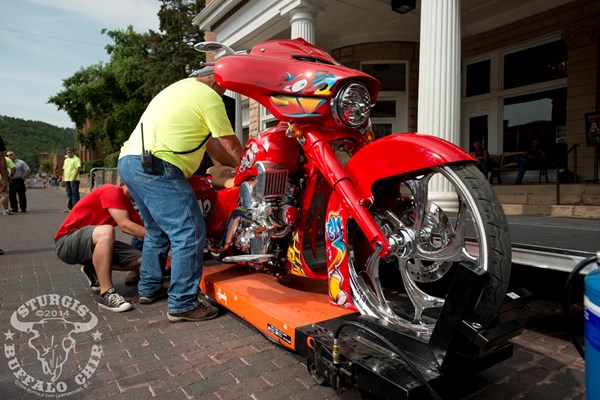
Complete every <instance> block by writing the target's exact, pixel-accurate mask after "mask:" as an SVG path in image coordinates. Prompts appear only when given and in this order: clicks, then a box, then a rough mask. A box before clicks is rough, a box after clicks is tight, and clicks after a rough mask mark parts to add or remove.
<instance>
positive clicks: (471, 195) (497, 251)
mask: <svg viewBox="0 0 600 400" xmlns="http://www.w3.org/2000/svg"><path fill="white" fill-rule="evenodd" d="M439 188H442V189H443V190H439ZM436 189H437V190H436ZM440 193H444V196H440ZM449 193H451V195H450V196H448V194H449ZM452 193H453V194H452ZM373 195H374V197H375V202H374V203H373V205H372V206H371V208H370V212H371V214H372V215H373V217H374V219H375V220H376V221H377V223H378V224H379V226H380V227H381V229H382V231H383V232H384V233H385V234H386V236H387V237H388V238H394V240H395V241H396V243H400V245H399V247H398V249H397V250H396V251H395V252H394V254H393V255H391V256H389V257H387V258H385V259H382V258H381V257H379V256H378V255H377V254H376V253H375V252H374V251H373V249H372V248H371V246H370V245H369V244H368V242H367V240H366V238H365V237H364V235H363V234H362V232H361V231H360V229H358V227H357V226H356V225H352V224H349V229H348V235H349V236H348V238H349V242H350V256H349V266H350V285H351V290H352V299H353V302H354V304H355V306H356V307H357V308H358V310H359V311H360V312H361V313H362V314H365V315H370V316H372V317H375V318H379V319H384V320H386V321H388V322H389V323H391V324H395V325H398V326H401V327H403V328H405V329H410V330H412V331H415V332H419V333H422V334H423V335H425V336H426V335H428V334H431V332H432V331H433V328H434V327H435V324H436V322H437V317H438V315H439V312H440V310H441V307H442V306H443V305H444V302H445V299H446V295H447V293H448V289H449V287H450V284H451V282H452V276H453V274H454V273H455V271H456V269H457V268H459V265H458V264H462V265H463V266H465V267H467V268H469V269H472V270H473V271H476V272H478V273H483V272H487V274H488V275H489V279H488V280H487V283H485V285H484V288H483V291H482V293H481V296H480V298H479V300H478V302H477V304H476V306H475V309H474V310H473V312H472V314H471V315H472V318H473V321H472V322H477V323H479V324H480V325H481V326H482V327H484V328H485V327H487V326H489V325H490V324H491V323H492V322H493V321H494V319H495V318H496V316H497V313H498V310H499V308H500V306H501V304H502V302H503V300H504V296H505V294H506V291H507V287H508V283H509V278H510V268H511V244H510V238H509V232H508V224H507V222H506V217H505V215H504V212H503V210H502V206H501V204H500V202H499V201H498V199H497V197H496V195H495V193H494V192H493V191H492V189H491V187H490V185H489V183H488V182H487V180H486V179H485V178H484V176H483V175H482V174H481V172H480V171H479V170H478V169H477V167H476V166H475V165H472V164H466V165H450V166H440V167H434V168H431V169H427V170H422V171H416V172H414V173H411V174H406V175H401V176H395V177H392V178H387V179H385V180H382V181H379V182H377V183H376V184H375V185H374V187H373Z"/></svg>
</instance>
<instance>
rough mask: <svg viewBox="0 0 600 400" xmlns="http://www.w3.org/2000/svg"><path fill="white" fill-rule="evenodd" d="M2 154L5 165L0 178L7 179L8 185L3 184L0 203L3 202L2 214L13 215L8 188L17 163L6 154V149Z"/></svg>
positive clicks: (0, 191)
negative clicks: (9, 203) (9, 204)
mask: <svg viewBox="0 0 600 400" xmlns="http://www.w3.org/2000/svg"><path fill="white" fill-rule="evenodd" d="M1 153H2V155H1V156H0V158H2V161H3V165H4V166H3V167H2V170H1V171H0V175H1V176H0V178H1V179H2V180H3V181H4V180H5V179H6V183H7V184H6V185H4V186H2V189H1V190H0V204H2V215H4V216H6V215H12V214H14V213H13V212H12V211H11V210H10V208H9V206H8V197H9V193H8V188H9V186H10V180H11V179H12V177H13V176H15V164H14V163H13V162H12V160H11V159H10V158H8V157H6V156H5V155H4V151H2V152H1Z"/></svg>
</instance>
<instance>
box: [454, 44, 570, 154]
mask: <svg viewBox="0 0 600 400" xmlns="http://www.w3.org/2000/svg"><path fill="white" fill-rule="evenodd" d="M567 55H568V53H567V47H566V45H565V43H564V42H563V41H562V40H561V39H560V33H553V34H549V35H546V36H544V37H538V38H536V39H535V40H532V41H531V42H528V43H520V44H518V45H515V46H510V47H506V48H499V49H495V50H493V51H491V52H488V53H482V54H478V55H476V56H475V57H473V58H472V59H470V60H469V59H466V60H464V68H463V82H464V87H463V93H464V98H463V101H462V110H463V122H462V126H463V127H464V128H465V131H466V132H464V134H463V136H462V140H463V147H464V148H465V149H468V148H470V147H471V146H472V142H473V140H475V139H477V138H478V139H480V140H487V145H486V147H487V148H488V150H489V151H490V152H491V153H493V154H500V153H502V152H521V151H526V150H527V149H528V147H529V146H530V144H531V142H532V140H533V139H538V140H539V141H540V142H542V145H543V147H544V148H545V150H547V152H546V154H547V157H548V160H549V161H550V162H551V163H558V164H560V163H561V159H562V158H564V157H563V156H564V147H565V146H566V145H565V143H564V141H565V139H564V127H565V125H566V109H567V107H566V99H567V79H566V78H567V73H568V71H567ZM486 133H487V138H486Z"/></svg>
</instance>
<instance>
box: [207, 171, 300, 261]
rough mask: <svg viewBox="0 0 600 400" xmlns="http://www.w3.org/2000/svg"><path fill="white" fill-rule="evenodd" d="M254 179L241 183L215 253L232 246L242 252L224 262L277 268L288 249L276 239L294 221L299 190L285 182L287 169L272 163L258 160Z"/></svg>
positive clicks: (283, 259)
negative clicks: (256, 173) (233, 207)
mask: <svg viewBox="0 0 600 400" xmlns="http://www.w3.org/2000/svg"><path fill="white" fill-rule="evenodd" d="M256 166H257V169H258V175H257V177H256V180H254V181H247V182H244V183H242V184H241V185H240V207H238V208H237V209H236V210H235V211H234V212H233V213H232V215H231V216H230V218H229V221H228V223H227V228H226V233H225V237H224V238H223V241H222V242H221V245H220V249H219V250H218V252H222V251H225V250H227V249H228V248H229V247H231V246H233V247H234V248H236V249H237V250H239V251H241V252H242V253H243V254H240V255H233V256H228V257H225V258H223V261H224V262H231V263H247V264H249V265H251V266H253V267H254V268H259V269H264V268H267V269H268V268H271V267H278V266H280V265H281V264H282V263H283V262H284V261H285V255H286V253H287V248H283V249H282V248H278V246H277V244H276V240H277V239H280V238H283V237H285V236H287V235H288V234H289V233H290V232H291V231H292V228H293V226H294V225H295V224H296V221H297V216H298V208H297V207H296V204H297V201H298V199H296V197H297V193H298V192H299V189H298V188H297V187H296V186H294V185H293V184H292V183H290V182H289V181H288V170H287V169H285V168H283V167H282V166H280V165H278V164H275V163H273V162H268V161H266V162H257V163H256Z"/></svg>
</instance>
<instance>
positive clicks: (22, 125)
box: [0, 115, 77, 171]
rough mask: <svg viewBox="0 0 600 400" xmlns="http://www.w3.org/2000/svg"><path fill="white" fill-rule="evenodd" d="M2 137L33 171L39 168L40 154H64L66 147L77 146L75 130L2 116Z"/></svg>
mask: <svg viewBox="0 0 600 400" xmlns="http://www.w3.org/2000/svg"><path fill="white" fill-rule="evenodd" d="M0 136H2V140H4V144H6V148H7V149H8V150H14V151H15V153H16V154H17V157H18V158H20V159H22V160H25V162H27V164H29V166H30V167H31V169H32V171H37V168H38V167H39V164H40V161H39V155H40V153H49V154H52V153H57V154H63V153H64V151H65V148H66V147H71V146H76V144H77V135H76V131H75V129H71V128H60V127H58V126H54V125H50V124H47V123H45V122H41V121H30V120H24V119H21V118H13V117H8V116H3V115H0Z"/></svg>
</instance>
